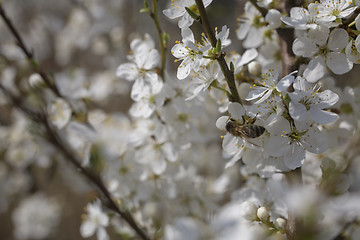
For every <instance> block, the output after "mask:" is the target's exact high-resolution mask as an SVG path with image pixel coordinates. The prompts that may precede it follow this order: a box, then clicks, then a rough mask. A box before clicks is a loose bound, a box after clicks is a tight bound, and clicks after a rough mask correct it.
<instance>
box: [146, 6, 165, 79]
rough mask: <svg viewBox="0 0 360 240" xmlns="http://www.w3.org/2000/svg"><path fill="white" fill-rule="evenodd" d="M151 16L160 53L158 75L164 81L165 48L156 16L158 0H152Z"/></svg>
mask: <svg viewBox="0 0 360 240" xmlns="http://www.w3.org/2000/svg"><path fill="white" fill-rule="evenodd" d="M150 16H151V18H152V19H153V20H154V23H155V26H156V31H157V34H158V39H159V45H160V55H161V66H160V76H161V78H162V79H163V81H165V76H164V71H165V67H166V49H167V46H166V44H165V39H164V36H163V32H162V30H161V27H160V22H159V16H158V0H152V11H151V12H150Z"/></svg>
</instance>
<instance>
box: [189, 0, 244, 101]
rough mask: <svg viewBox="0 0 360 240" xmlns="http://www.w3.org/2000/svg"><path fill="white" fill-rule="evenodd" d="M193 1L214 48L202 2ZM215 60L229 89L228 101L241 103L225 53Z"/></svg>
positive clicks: (213, 35)
mask: <svg viewBox="0 0 360 240" xmlns="http://www.w3.org/2000/svg"><path fill="white" fill-rule="evenodd" d="M195 2H196V5H197V8H198V10H199V13H200V17H201V24H202V26H203V27H204V30H205V32H206V35H207V36H208V38H209V40H210V43H211V46H212V47H214V48H215V47H216V43H217V40H216V37H215V33H214V31H213V30H212V28H211V25H210V22H209V19H208V16H207V13H206V10H205V7H204V4H203V2H202V0H195ZM216 60H217V62H218V63H219V65H220V68H221V71H222V72H223V74H224V76H225V79H226V82H227V84H228V86H229V89H230V93H231V97H230V98H229V101H231V102H238V103H240V104H241V99H240V96H239V93H238V90H237V88H236V84H235V78H234V74H233V73H232V72H231V71H230V69H229V66H228V65H227V63H226V61H225V53H224V52H222V53H221V54H220V56H219V57H218V58H217V59H216Z"/></svg>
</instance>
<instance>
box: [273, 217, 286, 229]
mask: <svg viewBox="0 0 360 240" xmlns="http://www.w3.org/2000/svg"><path fill="white" fill-rule="evenodd" d="M274 225H275V227H276V228H277V229H278V230H280V231H284V230H285V229H286V220H285V219H283V218H280V217H279V218H277V219H276V220H275V223H274Z"/></svg>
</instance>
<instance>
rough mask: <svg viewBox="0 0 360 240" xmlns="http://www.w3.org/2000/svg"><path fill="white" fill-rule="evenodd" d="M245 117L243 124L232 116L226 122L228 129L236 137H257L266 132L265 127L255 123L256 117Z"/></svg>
mask: <svg viewBox="0 0 360 240" xmlns="http://www.w3.org/2000/svg"><path fill="white" fill-rule="evenodd" d="M242 117H243V120H244V121H243V122H244V123H243V124H241V123H239V122H237V121H236V120H234V119H232V118H230V119H229V121H228V122H227V123H226V127H225V128H226V131H228V132H229V133H230V134H232V135H234V136H235V137H241V138H257V137H260V136H261V135H262V134H263V133H264V132H265V128H264V127H263V126H259V125H255V124H254V122H255V121H256V117H255V118H250V117H248V116H245V115H244V116H242Z"/></svg>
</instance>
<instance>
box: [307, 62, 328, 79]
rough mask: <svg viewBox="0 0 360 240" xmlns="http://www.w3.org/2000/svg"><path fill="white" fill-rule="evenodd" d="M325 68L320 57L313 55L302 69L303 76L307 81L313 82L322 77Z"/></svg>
mask: <svg viewBox="0 0 360 240" xmlns="http://www.w3.org/2000/svg"><path fill="white" fill-rule="evenodd" d="M326 72H327V70H326V64H325V61H324V59H323V58H322V57H319V56H318V57H315V58H313V59H311V61H310V62H309V65H308V66H307V67H306V69H305V70H304V73H303V76H304V77H305V79H306V80H307V81H308V82H311V83H315V82H317V81H318V80H319V79H320V78H322V77H323V76H324V75H325V73H326Z"/></svg>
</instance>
